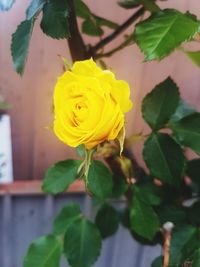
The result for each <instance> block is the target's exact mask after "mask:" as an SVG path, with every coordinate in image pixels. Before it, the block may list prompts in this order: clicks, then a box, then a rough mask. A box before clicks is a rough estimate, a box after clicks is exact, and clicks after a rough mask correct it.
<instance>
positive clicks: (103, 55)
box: [96, 34, 134, 59]
mask: <svg viewBox="0 0 200 267" xmlns="http://www.w3.org/2000/svg"><path fill="white" fill-rule="evenodd" d="M131 44H134V41H133V35H132V34H131V35H129V36H128V38H127V39H126V40H125V41H124V42H122V43H121V44H120V45H119V46H117V47H115V48H113V49H112V50H110V51H108V52H106V53H104V54H97V55H96V59H99V58H103V57H110V56H112V55H113V54H114V53H116V52H118V51H119V50H121V49H123V48H125V47H126V46H128V45H131Z"/></svg>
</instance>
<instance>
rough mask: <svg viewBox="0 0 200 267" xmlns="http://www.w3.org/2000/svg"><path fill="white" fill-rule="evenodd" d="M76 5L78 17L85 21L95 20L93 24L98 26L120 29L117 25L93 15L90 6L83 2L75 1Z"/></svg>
mask: <svg viewBox="0 0 200 267" xmlns="http://www.w3.org/2000/svg"><path fill="white" fill-rule="evenodd" d="M74 4H75V9H76V15H77V16H78V17H80V18H82V19H85V20H93V23H95V24H96V25H98V26H106V27H108V28H110V29H116V28H117V27H118V24H117V23H115V22H113V21H111V20H109V19H105V18H103V17H100V16H97V15H95V14H94V13H92V12H91V11H90V9H89V8H88V6H87V5H86V4H85V3H84V2H83V1H81V0H75V1H74Z"/></svg>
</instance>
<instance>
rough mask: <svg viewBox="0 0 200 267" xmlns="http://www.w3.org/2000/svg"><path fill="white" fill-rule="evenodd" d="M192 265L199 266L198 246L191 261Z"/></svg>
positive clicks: (199, 249) (199, 251) (199, 252)
mask: <svg viewBox="0 0 200 267" xmlns="http://www.w3.org/2000/svg"><path fill="white" fill-rule="evenodd" d="M191 266H192V267H199V266H200V248H198V249H197V250H196V251H195V254H194V257H193V261H192V263H191Z"/></svg>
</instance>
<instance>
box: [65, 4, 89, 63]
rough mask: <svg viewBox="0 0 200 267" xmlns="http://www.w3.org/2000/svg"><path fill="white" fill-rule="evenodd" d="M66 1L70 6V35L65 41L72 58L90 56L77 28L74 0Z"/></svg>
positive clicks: (78, 58)
mask: <svg viewBox="0 0 200 267" xmlns="http://www.w3.org/2000/svg"><path fill="white" fill-rule="evenodd" d="M68 3H69V7H70V15H69V30H70V33H71V37H70V38H68V39H67V42H68V45H69V49H70V54H71V57H72V60H73V61H76V60H84V59H87V58H90V57H91V55H90V54H89V53H88V50H87V47H86V45H85V43H84V41H83V38H82V36H81V34H80V32H79V29H78V24H77V19H76V11H75V6H74V0H69V1H68Z"/></svg>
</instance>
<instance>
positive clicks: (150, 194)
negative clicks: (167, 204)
mask: <svg viewBox="0 0 200 267" xmlns="http://www.w3.org/2000/svg"><path fill="white" fill-rule="evenodd" d="M135 187H136V186H135ZM137 190H138V191H139V192H140V194H141V195H142V196H143V200H144V201H146V202H147V204H150V205H154V206H157V205H159V204H160V203H161V200H162V195H161V189H160V188H159V187H157V186H156V185H154V184H153V183H147V184H144V185H143V184H141V185H140V186H137Z"/></svg>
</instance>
